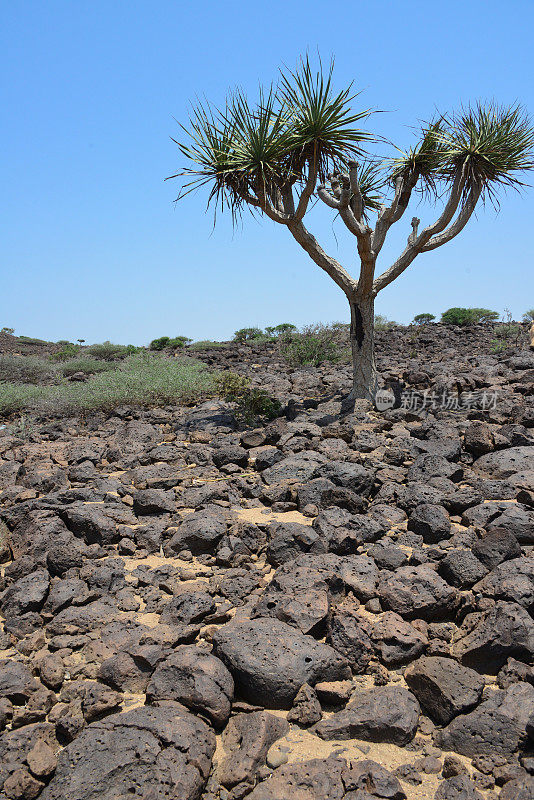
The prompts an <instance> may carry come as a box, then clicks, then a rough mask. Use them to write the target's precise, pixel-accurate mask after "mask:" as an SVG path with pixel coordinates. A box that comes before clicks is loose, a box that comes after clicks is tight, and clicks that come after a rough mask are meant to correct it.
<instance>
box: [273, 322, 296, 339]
mask: <svg viewBox="0 0 534 800" xmlns="http://www.w3.org/2000/svg"><path fill="white" fill-rule="evenodd" d="M296 330H297V326H296V325H293V324H292V323H291V322H282V323H281V324H280V325H274V326H269V327H267V328H265V333H266V334H267V335H268V336H271V337H273V336H282V335H283V334H284V333H291V331H296Z"/></svg>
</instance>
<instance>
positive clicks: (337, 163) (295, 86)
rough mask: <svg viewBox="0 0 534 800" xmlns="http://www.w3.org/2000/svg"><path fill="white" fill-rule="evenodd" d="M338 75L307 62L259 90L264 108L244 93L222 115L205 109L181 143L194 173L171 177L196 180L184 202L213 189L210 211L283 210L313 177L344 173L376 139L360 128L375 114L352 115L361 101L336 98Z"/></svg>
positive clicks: (198, 110) (347, 93) (199, 108)
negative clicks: (289, 195) (285, 198)
mask: <svg viewBox="0 0 534 800" xmlns="http://www.w3.org/2000/svg"><path fill="white" fill-rule="evenodd" d="M332 70H333V66H332V65H331V66H330V69H329V71H328V72H327V73H326V74H323V70H322V67H321V66H319V69H318V71H316V72H314V71H313V69H312V67H311V65H310V63H309V60H308V59H307V58H306V59H304V60H302V61H301V63H300V66H299V67H298V68H297V69H296V70H295V71H294V72H292V71H290V70H286V71H284V72H282V73H281V79H280V85H279V86H277V87H271V88H270V89H267V90H265V89H260V92H259V97H258V101H257V103H254V104H251V103H250V102H249V100H248V98H247V97H246V95H245V94H244V92H243V91H241V90H239V89H238V90H236V91H234V92H233V93H231V94H230V95H229V96H228V98H227V101H226V104H225V107H224V108H223V109H217V108H213V107H212V106H210V105H208V104H204V103H198V104H197V105H196V106H194V107H193V110H192V112H191V116H190V119H189V125H187V126H183V125H181V126H180V127H181V129H182V132H183V133H184V134H185V140H186V141H185V143H184V142H182V141H180V142H176V143H177V144H178V147H179V149H180V152H181V154H182V155H183V156H185V158H186V159H187V161H188V166H187V167H185V168H184V169H183V170H182V171H181V172H179V173H177V174H176V175H172V176H170V177H173V178H175V177H179V176H181V177H184V176H186V177H190V180H189V181H188V182H187V183H185V185H184V187H183V188H184V190H185V191H184V192H183V194H186V193H188V192H190V191H192V190H193V189H194V188H200V187H202V186H204V185H205V184H207V183H208V184H211V191H210V195H209V199H208V204H209V203H211V202H212V201H214V202H215V204H216V205H220V206H221V207H223V208H224V207H229V208H230V209H231V210H232V212H233V213H234V215H235V214H236V212H238V211H239V210H240V209H241V207H242V206H243V204H244V203H249V204H252V205H253V206H254V205H258V202H256V203H254V202H253V201H254V200H256V201H258V200H259V201H260V202H259V204H260V205H261V203H262V202H263V197H266V198H267V200H268V202H270V203H271V204H272V206H273V207H277V206H279V205H280V198H281V196H282V194H283V193H284V191H287V189H288V187H291V186H293V185H295V184H298V185H302V184H304V183H305V182H306V181H307V180H308V178H309V177H310V173H312V174H313V175H316V176H317V177H319V178H322V179H324V176H325V175H326V174H327V173H328V172H333V171H337V170H339V169H340V168H342V167H343V166H344V165H346V163H347V161H348V160H349V159H350V158H353V157H355V156H357V155H359V154H360V152H361V150H360V145H361V143H362V142H364V141H368V140H370V139H371V138H372V137H371V136H370V134H368V133H366V132H364V131H362V130H359V129H358V128H356V127H354V125H355V123H356V122H358V121H360V120H362V119H364V118H365V117H367V116H368V115H369V113H370V112H369V111H361V112H357V113H354V112H353V111H352V110H351V102H352V100H353V99H354V95H352V94H351V90H350V87H349V88H348V89H346V90H344V91H341V92H337V93H336V92H335V91H334V89H333V86H332ZM174 141H176V140H174ZM262 195H263V197H262ZM251 201H252V202H251Z"/></svg>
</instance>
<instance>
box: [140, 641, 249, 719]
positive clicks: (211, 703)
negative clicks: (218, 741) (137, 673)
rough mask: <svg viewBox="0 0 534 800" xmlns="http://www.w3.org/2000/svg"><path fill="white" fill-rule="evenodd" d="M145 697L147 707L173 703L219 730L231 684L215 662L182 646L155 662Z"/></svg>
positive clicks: (228, 703) (229, 701) (226, 713)
mask: <svg viewBox="0 0 534 800" xmlns="http://www.w3.org/2000/svg"><path fill="white" fill-rule="evenodd" d="M146 693H147V700H148V701H149V702H151V703H154V702H156V701H162V700H176V701H177V702H179V703H182V704H183V705H184V706H186V707H187V708H189V709H191V710H192V711H195V712H198V713H200V714H203V715H205V716H206V717H208V719H209V720H211V722H212V723H213V724H214V725H215V726H216V727H222V726H223V725H224V724H225V723H226V722H227V720H228V717H229V716H230V709H231V706H232V700H233V697H234V682H233V679H232V676H231V675H230V673H229V672H228V670H227V669H226V667H225V666H224V664H223V663H222V661H220V660H219V659H218V658H216V657H215V656H212V655H211V654H210V653H208V652H206V651H203V650H201V649H200V648H198V647H195V645H182V646H180V647H177V648H176V649H175V650H174V652H173V653H171V655H169V656H168V657H167V658H165V659H164V660H163V661H160V662H159V664H158V665H157V667H156V669H155V671H154V672H153V674H152V677H151V679H150V683H149V684H148V687H147V691H146Z"/></svg>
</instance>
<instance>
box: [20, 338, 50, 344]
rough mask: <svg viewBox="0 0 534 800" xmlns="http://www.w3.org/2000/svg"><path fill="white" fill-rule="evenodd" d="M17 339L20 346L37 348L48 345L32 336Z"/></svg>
mask: <svg viewBox="0 0 534 800" xmlns="http://www.w3.org/2000/svg"><path fill="white" fill-rule="evenodd" d="M18 338H19V342H20V343H21V344H33V345H38V346H41V345H43V344H48V342H45V340H44V339H34V338H33V337H32V336H19V337H18Z"/></svg>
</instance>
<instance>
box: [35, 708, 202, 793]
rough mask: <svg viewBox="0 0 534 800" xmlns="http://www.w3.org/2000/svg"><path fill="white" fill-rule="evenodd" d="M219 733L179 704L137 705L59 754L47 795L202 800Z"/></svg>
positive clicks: (97, 725)
mask: <svg viewBox="0 0 534 800" xmlns="http://www.w3.org/2000/svg"><path fill="white" fill-rule="evenodd" d="M214 751H215V735H214V734H213V732H212V731H211V730H210V728H209V727H208V726H207V725H206V724H205V723H204V722H202V720H199V719H198V718H197V717H194V716H193V715H192V714H189V713H187V712H185V711H181V710H180V709H179V707H173V708H149V707H143V708H136V709H134V710H132V711H128V712H126V713H125V714H114V715H112V716H110V717H107V718H106V719H104V720H102V721H100V722H94V723H93V724H92V725H89V726H88V727H87V728H85V729H84V730H83V731H82V732H81V733H80V735H79V736H78V737H77V738H76V739H75V740H74V741H73V742H71V744H69V745H67V747H65V748H64V749H63V750H62V751H61V753H60V754H59V758H58V766H57V770H56V773H55V775H54V777H53V778H52V780H51V781H50V783H49V784H48V786H47V787H46V788H45V789H44V790H43V793H42V794H41V797H42V798H43V800H64V799H65V798H69V800H97V799H98V800H116V799H117V798H119V797H128V796H136V795H137V796H140V797H143V796H144V797H149V796H150V794H149V793H150V791H152V792H154V797H158V798H161V799H162V800H163V798H169V800H170V799H171V798H176V797H180V798H181V799H182V798H183V800H198V798H200V795H201V793H202V790H203V788H204V786H205V784H206V781H207V778H208V775H209V771H210V767H211V760H212V757H213V753H214Z"/></svg>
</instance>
